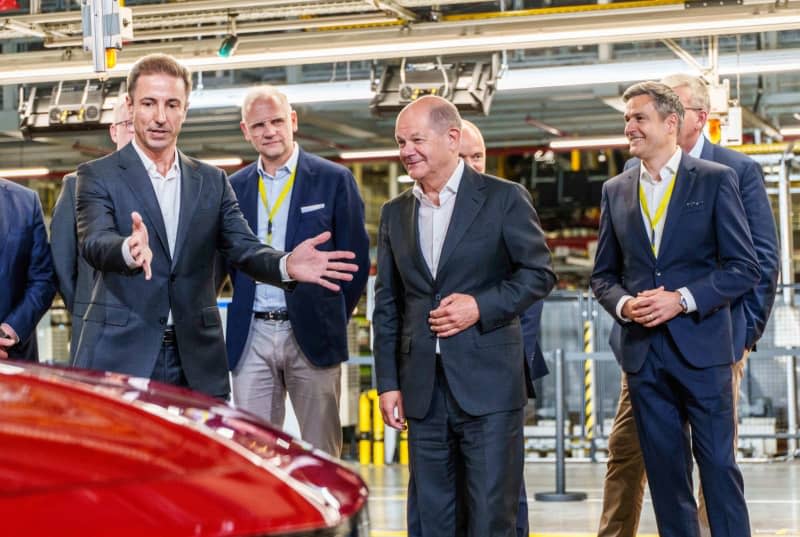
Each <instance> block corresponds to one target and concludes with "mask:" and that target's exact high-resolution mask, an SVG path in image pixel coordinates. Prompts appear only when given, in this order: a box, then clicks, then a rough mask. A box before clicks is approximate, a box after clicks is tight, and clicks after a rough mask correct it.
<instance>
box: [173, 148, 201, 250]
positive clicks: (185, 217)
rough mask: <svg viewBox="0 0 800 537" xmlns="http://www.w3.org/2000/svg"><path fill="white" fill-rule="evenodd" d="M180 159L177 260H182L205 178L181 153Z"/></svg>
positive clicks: (176, 241)
mask: <svg viewBox="0 0 800 537" xmlns="http://www.w3.org/2000/svg"><path fill="white" fill-rule="evenodd" d="M178 157H179V158H180V160H181V164H180V166H181V210H180V213H179V215H178V232H177V234H176V236H175V256H174V258H173V263H172V264H173V265H174V264H175V260H177V259H180V254H181V251H182V250H183V245H184V243H185V242H186V235H187V233H189V224H190V223H191V221H192V215H193V214H194V212H195V209H196V208H197V202H198V201H199V199H200V191H201V190H202V188H203V176H202V174H201V173H200V172H199V171H198V170H197V168H196V167H195V165H194V164H193V163H192V162H191V161H190V160H189V159H188V158H186V157H185V156H184V154H183V153H181V152H180V151H179V152H178Z"/></svg>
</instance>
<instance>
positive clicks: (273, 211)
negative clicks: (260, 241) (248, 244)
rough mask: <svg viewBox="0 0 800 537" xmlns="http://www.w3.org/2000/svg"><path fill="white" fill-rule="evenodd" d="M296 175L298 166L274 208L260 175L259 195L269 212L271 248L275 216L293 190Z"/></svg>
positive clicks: (268, 230) (268, 242)
mask: <svg viewBox="0 0 800 537" xmlns="http://www.w3.org/2000/svg"><path fill="white" fill-rule="evenodd" d="M295 173H297V166H295V167H294V169H293V170H292V175H290V176H289V180H288V181H286V184H285V185H283V188H282V189H281V193H280V194H278V199H277V200H275V205H273V206H272V208H270V206H269V199H268V198H267V188H266V187H265V186H264V178H263V177H262V176H261V174H258V193H259V194H261V202H262V203H263V204H264V208H265V209H266V210H267V244H268V245H270V246H272V220H273V219H274V218H275V215H276V214H278V210H280V208H281V205H283V200H284V199H286V194H288V193H289V191H290V190H291V189H292V185H293V184H294V175H295Z"/></svg>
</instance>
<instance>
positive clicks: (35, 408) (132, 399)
mask: <svg viewBox="0 0 800 537" xmlns="http://www.w3.org/2000/svg"><path fill="white" fill-rule="evenodd" d="M366 503H367V487H366V485H365V484H364V482H363V481H362V480H361V478H360V477H359V476H358V475H356V474H355V473H353V472H352V471H350V470H348V469H346V468H345V467H343V466H341V465H340V464H338V463H337V462H336V461H334V460H333V459H331V458H329V457H327V456H325V455H324V454H322V453H320V452H317V451H313V450H311V449H310V448H309V446H307V445H305V444H303V443H301V442H300V441H298V440H296V439H294V438H292V437H291V436H289V435H286V434H284V433H282V432H281V431H279V430H277V429H275V428H273V427H271V426H269V425H268V424H266V423H264V422H261V421H259V420H258V419H257V418H255V417H253V416H251V415H249V414H245V413H243V412H240V411H238V410H236V409H234V408H232V407H230V406H228V405H226V404H224V403H222V402H220V401H218V400H215V399H211V398H209V397H205V396H203V395H199V394H196V393H194V392H190V391H187V390H182V389H179V388H174V387H171V386H165V385H162V384H158V383H155V382H152V381H149V380H146V379H138V378H131V377H127V376H123V375H117V374H111V373H97V372H89V371H82V370H73V369H60V368H53V367H43V366H37V365H28V364H24V363H20V362H0V520H2V521H3V522H2V530H1V531H0V534H2V535H4V536H9V537H15V536H20V537H22V536H31V537H33V536H42V537H53V536H56V535H58V536H60V537H67V536H80V537H95V536H96V537H101V536H102V537H107V536H109V535H114V536H115V537H125V536H136V537H144V536H146V537H176V536H193V537H220V536H267V535H269V536H272V535H281V536H282V535H314V536H317V535H320V536H328V535H330V536H337V537H338V536H348V537H355V536H358V537H366V536H367V535H368V531H369V530H368V524H367V522H366Z"/></svg>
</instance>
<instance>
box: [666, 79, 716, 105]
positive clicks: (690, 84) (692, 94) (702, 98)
mask: <svg viewBox="0 0 800 537" xmlns="http://www.w3.org/2000/svg"><path fill="white" fill-rule="evenodd" d="M661 83H662V84H666V85H667V86H669V87H670V88H673V89H675V88H682V87H687V88H689V108H699V109H701V110H704V111H706V112H708V111H709V109H710V108H711V98H710V97H709V96H708V84H707V83H706V81H705V80H704V79H703V77H700V76H693V75H687V74H685V73H678V74H674V75H667V76H665V77H664V78H662V79H661Z"/></svg>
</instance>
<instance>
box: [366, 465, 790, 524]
mask: <svg viewBox="0 0 800 537" xmlns="http://www.w3.org/2000/svg"><path fill="white" fill-rule="evenodd" d="M741 468H742V473H743V474H744V481H745V495H746V497H747V503H748V507H749V509H750V521H751V525H752V528H753V531H752V533H753V535H754V536H772V535H774V536H782V537H800V461H792V462H782V461H781V462H777V461H776V462H759V463H742V464H741ZM359 471H360V472H361V474H362V476H363V477H364V479H365V480H366V481H367V483H368V484H369V487H370V499H369V509H370V518H371V521H372V536H373V537H402V536H405V535H406V531H405V528H406V526H405V502H406V484H407V482H408V470H407V468H406V467H404V466H399V465H388V466H383V467H375V466H362V467H359ZM604 474H605V464H604V463H589V462H574V463H569V464H568V465H567V468H566V488H567V491H580V492H585V493H586V494H587V495H588V498H587V499H586V500H585V501H582V502H569V503H542V502H537V501H535V500H534V499H533V494H534V493H537V492H548V491H552V490H554V489H555V468H554V464H553V463H552V462H542V461H528V462H526V464H525V484H526V486H527V490H528V511H529V515H530V526H531V535H532V536H534V537H590V536H593V535H596V533H595V532H596V531H597V523H598V521H599V519H600V510H601V507H602V503H601V502H602V495H603V476H604ZM655 534H656V524H655V517H654V515H653V509H652V505H651V504H650V499H649V496H648V497H646V498H645V506H644V511H643V513H642V519H641V523H640V526H639V536H640V537H645V536H646V537H655Z"/></svg>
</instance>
